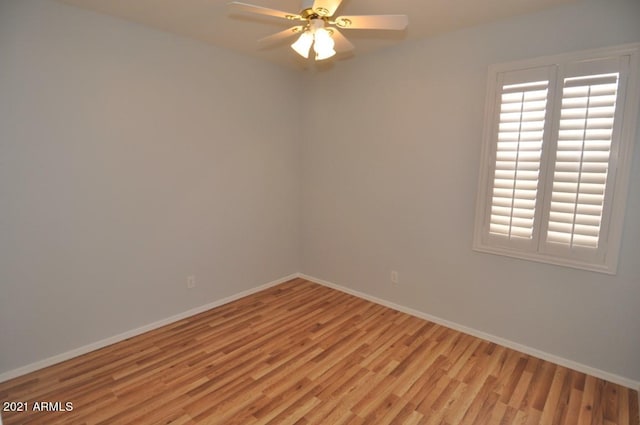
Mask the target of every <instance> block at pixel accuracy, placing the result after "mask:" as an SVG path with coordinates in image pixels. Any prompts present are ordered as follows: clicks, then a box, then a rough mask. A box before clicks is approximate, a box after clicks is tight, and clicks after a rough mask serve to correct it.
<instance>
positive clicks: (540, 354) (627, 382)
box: [298, 274, 640, 397]
mask: <svg viewBox="0 0 640 425" xmlns="http://www.w3.org/2000/svg"><path fill="white" fill-rule="evenodd" d="M298 277H301V278H303V279H306V280H308V281H310V282H314V283H317V284H320V285H323V286H326V287H328V288H332V289H336V290H338V291H341V292H345V293H347V294H349V295H353V296H356V297H358V298H362V299H365V300H367V301H371V302H374V303H376V304H380V305H383V306H385V307H389V308H391V309H393V310H397V311H400V312H402V313H406V314H410V315H411V316H415V317H418V318H420V319H424V320H428V321H430V322H433V323H437V324H438V325H442V326H446V327H447V328H450V329H454V330H456V331H459V332H462V333H465V334H468V335H471V336H475V337H477V338H480V339H484V340H486V341H490V342H493V343H496V344H499V345H502V346H503V347H507V348H511V349H513V350H516V351H520V352H522V353H524V354H528V355H530V356H534V357H537V358H539V359H542V360H546V361H549V362H552V363H555V364H557V365H560V366H564V367H567V368H570V369H573V370H576V371H578V372H582V373H586V374H588V375H591V376H595V377H596V378H600V379H604V380H607V381H609V382H613V383H614V384H618V385H622V386H624V387H627V388H630V389H633V390H635V389H638V388H639V387H640V382H639V381H635V380H633V379H629V378H625V377H624V376H620V375H616V374H614V373H610V372H606V371H604V370H600V369H596V368H594V367H591V366H587V365H584V364H581V363H578V362H575V361H572V360H568V359H565V358H562V357H559V356H556V355H554V354H550V353H547V352H544V351H540V350H537V349H535V348H531V347H528V346H526V345H522V344H519V343H517V342H513V341H510V340H508V339H505V338H501V337H499V336H495V335H491V334H488V333H485V332H483V331H479V330H477V329H473V328H470V327H468V326H465V325H461V324H458V323H455V322H451V321H449V320H446V319H442V318H440V317H436V316H432V315H431V314H428V313H424V312H422V311H418V310H414V309H412V308H409V307H405V306H403V305H400V304H396V303H393V302H391V301H387V300H384V299H382V298H378V297H375V296H372V295H369V294H365V293H364V292H360V291H355V290H353V289H349V288H346V287H344V286H341V285H337V284H335V283H332V282H328V281H326V280H322V279H317V278H315V277H312V276H308V275H305V274H298ZM639 397H640V395H639Z"/></svg>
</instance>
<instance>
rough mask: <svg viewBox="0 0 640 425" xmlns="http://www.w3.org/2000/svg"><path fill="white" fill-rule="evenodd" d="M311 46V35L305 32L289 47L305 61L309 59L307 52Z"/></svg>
mask: <svg viewBox="0 0 640 425" xmlns="http://www.w3.org/2000/svg"><path fill="white" fill-rule="evenodd" d="M311 44H313V35H312V34H311V33H310V32H309V31H305V32H303V33H302V34H301V35H300V37H299V38H298V39H297V40H296V42H295V43H293V44H292V45H291V48H292V49H293V50H295V51H296V52H297V53H298V54H299V55H300V56H302V57H303V58H305V59H307V58H308V57H309V50H311Z"/></svg>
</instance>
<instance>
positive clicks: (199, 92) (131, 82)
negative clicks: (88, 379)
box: [0, 0, 300, 372]
mask: <svg viewBox="0 0 640 425" xmlns="http://www.w3.org/2000/svg"><path fill="white" fill-rule="evenodd" d="M298 81H299V75H298V74H295V73H290V72H286V71H283V70H282V69H279V68H276V67H274V66H273V65H269V64H266V63H262V62H257V61H255V60H252V59H248V58H246V57H243V56H239V55H236V54H234V53H231V52H228V51H224V50H221V49H217V48H214V47H211V46H207V45H204V44H200V43H197V42H195V41H192V40H189V39H184V38H180V37H176V36H173V35H170V34H165V33H161V32H157V31H154V30H150V29H146V28H144V27H141V26H138V25H134V24H130V23H128V22H124V21H120V20H116V19H113V18H109V17H104V16H100V15H97V14H94V13H91V12H86V11H83V10H80V9H77V8H75V7H71V6H66V5H62V4H58V3H56V2H51V1H39V0H35V1H34V0H28V1H24V0H20V1H2V2H0V235H1V236H0V285H1V286H0V291H1V296H0V335H2V349H1V350H0V372H4V371H7V370H11V369H14V368H16V367H20V366H23V365H26V364H29V363H32V362H34V361H37V360H41V359H44V358H47V357H50V356H52V355H56V354H59V353H63V352H66V351H68V350H72V349H75V348H78V347H80V346H83V345H86V344H90V343H94V342H96V341H99V340H102V339H104V338H107V337H111V336H113V335H116V334H119V333H122V332H125V331H129V330H131V329H134V328H137V327H139V326H142V325H146V324H148V323H151V322H154V321H157V320H160V319H164V318H166V317H169V316H172V315H174V314H178V313H181V312H184V311H186V310H189V309H191V308H194V307H196V306H201V305H204V304H207V303H209V302H212V301H214V300H218V299H222V298H224V297H226V296H229V295H231V294H236V293H238V292H241V291H243V290H246V289H249V288H253V287H256V286H258V285H261V284H264V283H267V282H269V281H272V280H274V279H278V278H282V277H283V276H286V275H289V274H291V273H294V272H296V271H297V270H298V251H299V246H298V245H299V237H298V227H299V226H298V218H299V212H298V209H297V208H296V207H295V206H297V205H298V200H299V178H298V174H299V173H298V170H297V163H298V158H297V147H296V146H297V145H296V144H297V143H298V137H297V136H298V135H297V134H296V132H295V130H291V126H290V125H289V124H290V123H291V122H292V120H293V122H297V121H298V120H297V118H296V117H297V114H299V111H300V108H299V107H298V103H299V101H298V96H297V94H296V90H295V89H296V88H297V84H298ZM189 275H195V276H196V284H197V287H196V288H195V289H193V290H187V289H186V278H187V276H189Z"/></svg>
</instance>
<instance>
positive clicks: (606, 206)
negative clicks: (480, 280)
mask: <svg viewBox="0 0 640 425" xmlns="http://www.w3.org/2000/svg"><path fill="white" fill-rule="evenodd" d="M639 53H640V44H633V45H626V46H621V47H616V48H609V49H600V50H596V51H590V52H583V53H575V54H569V55H561V56H554V57H550V58H542V59H535V60H531V61H526V62H519V63H511V64H502V65H495V66H492V67H491V68H490V70H489V85H488V93H487V105H486V115H485V133H484V140H483V149H482V163H481V169H480V179H479V189H478V200H477V206H476V223H475V234H474V249H476V250H478V251H483V252H489V253H493V254H501V255H507V256H512V257H517V258H522V259H528V260H534V261H542V262H548V263H552V264H558V265H564V266H569V267H576V268H581V269H586V270H593V271H599V272H603V273H610V274H614V273H615V272H616V267H617V256H618V251H619V248H620V242H621V235H622V221H623V218H624V210H625V200H626V195H627V188H628V180H629V174H630V166H631V159H632V158H631V157H632V150H633V145H634V143H635V140H636V135H635V134H636V126H637V117H638V102H639V99H640V93H639V91H640V82H639V81H638V79H639V68H638V61H639Z"/></svg>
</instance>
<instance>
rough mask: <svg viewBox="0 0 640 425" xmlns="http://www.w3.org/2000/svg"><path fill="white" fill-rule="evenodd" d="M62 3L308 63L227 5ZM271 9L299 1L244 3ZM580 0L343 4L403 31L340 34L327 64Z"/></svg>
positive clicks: (128, 0)
mask: <svg viewBox="0 0 640 425" xmlns="http://www.w3.org/2000/svg"><path fill="white" fill-rule="evenodd" d="M59 1H61V2H64V3H68V4H72V5H76V6H79V7H82V8H85V9H90V10H93V11H96V12H99V13H104V14H107V15H111V16H116V17H119V18H123V19H126V20H129V21H133V22H137V23H140V24H143V25H146V26H149V27H153V28H156V29H160V30H163V31H168V32H171V33H175V34H179V35H183V36H187V37H191V38H194V39H197V40H201V41H204V42H206V43H210V44H212V45H215V46H219V47H222V48H226V49H231V50H235V51H238V52H242V53H245V54H248V55H250V56H254V57H257V58H262V59H265V60H268V61H271V62H274V63H278V64H280V65H283V66H287V67H290V68H299V69H303V68H306V67H308V66H309V65H310V64H309V63H307V61H305V60H304V59H302V58H300V57H299V56H298V55H297V54H295V52H293V50H291V49H290V48H289V45H290V44H291V43H292V42H293V41H295V38H294V39H292V40H291V41H289V42H286V41H285V42H283V43H279V44H277V45H274V46H270V47H261V46H259V45H258V43H257V40H258V39H259V38H262V37H265V36H267V35H270V34H272V33H275V32H278V31H282V30H283V29H286V28H288V27H290V26H291V22H290V21H287V20H284V19H278V18H271V17H268V16H255V15H247V14H238V13H231V12H230V11H229V9H228V8H227V1H226V0H59ZM242 1H243V2H245V3H252V4H256V5H259V6H263V7H269V8H272V9H279V10H283V11H287V12H296V13H297V12H299V11H300V9H301V4H302V3H301V0H242ZM577 1H581V0H428V1H425V0H393V1H385V0H343V2H342V4H341V6H340V8H339V9H338V11H337V13H336V15H369V14H372V15H373V14H406V15H408V16H409V28H408V29H407V30H406V31H399V32H398V31H370V30H344V31H343V33H344V35H345V36H347V37H348V38H349V40H350V41H351V42H352V43H353V44H354V45H355V51H354V52H353V53H351V54H348V55H344V54H343V55H338V56H336V57H335V58H334V59H330V60H334V61H335V60H338V61H339V60H352V59H353V58H355V57H358V56H361V55H364V54H366V53H368V52H372V51H375V50H378V49H381V48H385V47H388V46H392V45H396V44H399V43H403V42H404V41H406V40H411V39H418V38H425V37H429V36H433V35H436V34H440V33H444V32H448V31H453V30H456V29H460V28H464V27H469V26H473V25H478V24H482V23H486V22H490V21H494V20H498V19H503V18H507V17H510V16H515V15H521V14H526V13H531V12H535V11H539V10H542V9H546V8H550V7H554V6H559V5H562V4H567V3H575V2H577Z"/></svg>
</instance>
